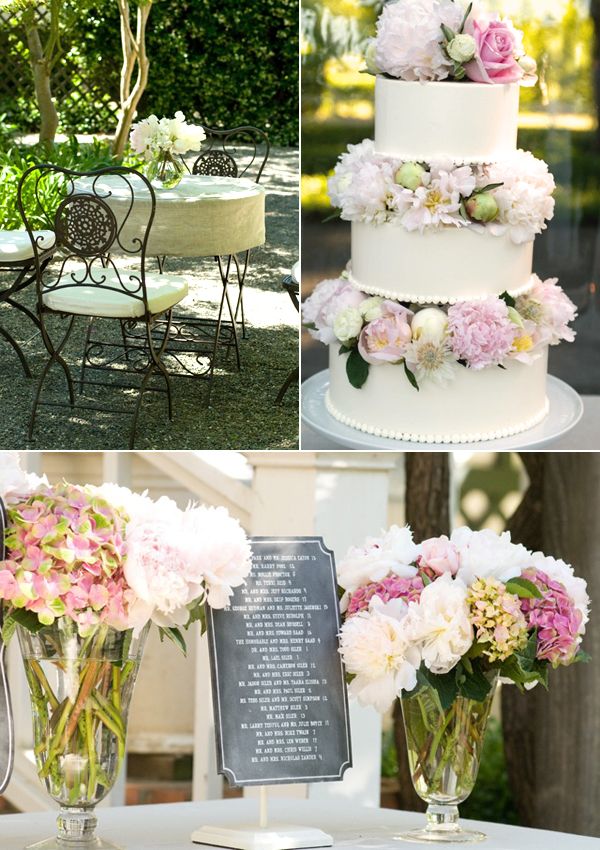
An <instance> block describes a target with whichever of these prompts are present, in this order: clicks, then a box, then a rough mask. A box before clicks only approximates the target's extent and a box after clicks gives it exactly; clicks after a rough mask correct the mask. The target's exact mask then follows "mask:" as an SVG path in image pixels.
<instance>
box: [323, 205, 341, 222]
mask: <svg viewBox="0 0 600 850" xmlns="http://www.w3.org/2000/svg"><path fill="white" fill-rule="evenodd" d="M341 214H342V211H341V209H337V208H336V210H335V211H334V212H332V213H331V215H328V216H327V218H324V219H323V220H322V222H321V224H326V223H327V222H328V221H333V220H334V218H339V217H340V216H341Z"/></svg>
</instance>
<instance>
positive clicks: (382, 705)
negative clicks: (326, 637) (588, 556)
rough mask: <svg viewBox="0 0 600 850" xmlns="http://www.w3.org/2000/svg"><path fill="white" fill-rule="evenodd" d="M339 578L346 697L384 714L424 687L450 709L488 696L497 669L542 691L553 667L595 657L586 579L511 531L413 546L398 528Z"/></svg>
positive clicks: (349, 562) (358, 551)
mask: <svg viewBox="0 0 600 850" xmlns="http://www.w3.org/2000/svg"><path fill="white" fill-rule="evenodd" d="M338 581H339V584H340V586H341V588H342V590H343V596H342V599H341V607H342V612H343V615H344V623H343V625H342V629H341V633H340V652H341V654H342V657H343V659H344V662H345V665H346V670H347V672H348V673H349V674H350V676H351V677H352V681H351V684H350V693H351V694H353V695H354V696H355V697H357V699H358V700H359V702H360V703H362V704H364V705H373V706H375V708H377V709H378V710H379V711H386V710H387V709H388V708H389V707H390V706H391V705H392V703H393V701H394V700H395V699H396V698H397V697H400V696H406V695H408V694H410V693H412V692H414V693H418V692H419V688H420V687H422V686H426V687H427V686H428V687H433V688H435V689H436V690H437V692H438V695H439V697H440V701H441V703H442V704H443V705H444V706H447V705H449V704H451V703H452V702H453V701H454V700H455V699H456V697H458V696H462V697H466V698H467V699H474V700H477V701H480V700H484V699H485V698H486V697H487V695H488V694H489V693H490V691H491V688H492V683H493V680H494V677H495V676H498V675H499V676H500V677H501V678H502V679H504V680H507V681H510V682H514V683H515V684H516V685H518V686H519V687H520V688H527V687H532V686H533V685H535V684H537V683H538V682H541V683H542V684H543V685H544V686H546V684H547V679H548V670H549V668H551V667H553V668H556V667H558V666H564V665H569V664H572V663H574V662H576V661H583V660H587V656H586V654H585V653H584V652H583V651H582V650H581V647H580V645H581V641H582V636H583V634H584V632H585V626H586V623H587V622H588V615H589V605H590V600H589V597H588V595H587V591H586V583H585V581H583V579H580V578H577V577H576V576H575V575H574V574H573V568H572V567H570V566H569V565H568V564H566V563H565V562H564V561H561V560H558V559H555V558H552V557H547V556H545V555H543V554H542V553H541V552H535V553H532V552H530V551H528V550H527V549H526V548H525V547H524V546H522V545H520V544H516V543H513V542H512V541H511V539H510V534H509V533H508V532H504V533H503V534H500V535H498V534H496V533H494V532H493V531H491V530H489V529H486V530H484V531H471V530H470V529H469V528H459V529H456V530H455V531H454V532H453V533H452V535H451V536H450V538H448V537H446V536H441V537H436V538H431V539H430V540H425V541H423V543H421V544H419V545H416V544H415V543H414V541H413V538H412V533H411V531H410V529H409V528H402V529H401V528H398V527H396V526H394V527H392V528H391V529H390V530H389V531H388V532H386V533H385V534H384V535H383V536H382V537H380V538H372V539H369V540H367V541H366V542H365V544H364V545H363V546H361V547H354V548H352V549H350V551H349V552H348V554H347V555H346V557H345V558H344V559H343V560H342V561H341V563H340V564H339V567H338Z"/></svg>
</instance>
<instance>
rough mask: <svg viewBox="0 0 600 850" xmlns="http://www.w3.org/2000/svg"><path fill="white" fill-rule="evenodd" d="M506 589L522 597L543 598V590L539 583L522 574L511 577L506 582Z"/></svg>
mask: <svg viewBox="0 0 600 850" xmlns="http://www.w3.org/2000/svg"><path fill="white" fill-rule="evenodd" d="M506 590H507V591H508V592H509V593H514V594H515V595H516V596H518V597H519V598H520V599H541V598H542V592H541V590H540V589H539V587H538V586H537V585H535V584H534V583H533V582H532V581H529V580H528V579H526V578H522V577H521V576H519V577H517V578H511V579H510V581H507V582H506Z"/></svg>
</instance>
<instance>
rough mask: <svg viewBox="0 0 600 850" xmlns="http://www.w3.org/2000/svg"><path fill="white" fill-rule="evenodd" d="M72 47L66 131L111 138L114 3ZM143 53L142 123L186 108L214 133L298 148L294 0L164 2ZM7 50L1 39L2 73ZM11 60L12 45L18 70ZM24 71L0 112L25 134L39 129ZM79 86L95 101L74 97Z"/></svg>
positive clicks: (90, 16)
mask: <svg viewBox="0 0 600 850" xmlns="http://www.w3.org/2000/svg"><path fill="white" fill-rule="evenodd" d="M68 2H69V4H70V5H71V6H72V7H73V8H76V7H77V5H78V4H77V0H68ZM67 41H69V42H70V45H67V56H66V57H65V58H64V60H63V64H65V65H67V66H68V69H69V73H68V74H67V75H65V74H59V75H57V77H56V83H55V92H56V94H57V96H58V100H59V103H60V111H61V122H62V123H61V129H62V130H64V131H67V132H75V131H77V132H86V131H87V132H97V133H112V132H113V131H114V129H115V124H116V121H115V119H114V118H113V117H111V115H110V109H107V108H106V107H105V106H104V107H103V105H102V103H101V102H100V101H101V100H102V99H103V100H104V101H105V102H110V101H112V102H113V106H114V103H115V102H116V101H117V100H118V91H119V71H120V66H121V53H120V39H119V14H118V10H117V4H116V3H114V0H97V2H96V3H95V4H94V8H93V10H90V11H86V12H85V14H79V15H78V16H77V18H76V22H75V24H74V26H73V27H72V29H71V31H70V33H69V37H68V39H67ZM147 48H148V55H149V57H150V63H151V64H150V79H149V83H148V88H147V90H146V93H145V94H144V97H143V99H142V101H141V103H140V108H139V115H140V116H141V117H143V116H145V115H148V114H150V113H152V112H154V113H157V114H159V115H172V114H173V113H174V112H175V111H176V110H177V109H181V110H183V112H185V113H186V115H187V116H188V117H193V118H195V119H196V120H198V121H200V122H201V123H203V124H207V125H209V126H221V127H231V126H236V125H239V124H252V125H255V126H257V127H260V128H262V129H265V130H266V131H267V132H268V133H269V136H270V138H271V140H272V142H274V143H275V144H281V145H295V144H297V140H298V0H244V3H240V2H239V0H160V2H155V4H154V6H153V8H152V13H151V16H150V21H149V27H148V34H147ZM8 49H9V46H8V42H7V40H6V37H5V36H4V35H3V34H1V33H0V53H1V52H3V53H4V54H5V55H4V56H2V59H3V61H4V64H5V65H6V63H7V62H8V61H9V58H8V56H7V55H6V54H7V51H8ZM14 52H15V48H14V40H13V47H12V53H11V60H10V61H13V62H14V60H15V56H14ZM16 58H17V61H19V62H20V64H21V65H22V60H18V57H16ZM21 70H22V71H26V73H23V74H22V76H21V80H22V81H21V82H19V86H18V89H17V91H16V92H14V93H11V94H10V95H8V96H7V95H4V96H2V97H1V98H0V113H2V112H7V113H10V120H11V121H12V122H13V123H15V124H18V125H19V127H20V129H22V130H28V131H34V130H35V129H36V122H37V117H36V114H35V109H34V108H33V90H32V86H31V84H30V78H29V72H28V69H26V68H25V67H23V68H22V69H21ZM0 77H1V71H0ZM81 81H85V85H86V87H87V88H90V89H91V90H92V94H91V95H89V96H84V97H80V96H79V95H78V92H77V89H78V83H80V82H81ZM0 91H2V86H1V85H0Z"/></svg>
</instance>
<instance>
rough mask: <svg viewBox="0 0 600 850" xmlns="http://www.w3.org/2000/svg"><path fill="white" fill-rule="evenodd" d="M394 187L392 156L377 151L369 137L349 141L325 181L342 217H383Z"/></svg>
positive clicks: (371, 220)
mask: <svg viewBox="0 0 600 850" xmlns="http://www.w3.org/2000/svg"><path fill="white" fill-rule="evenodd" d="M395 188H396V187H395V183H394V167H393V164H392V160H391V159H390V158H389V157H385V156H381V155H377V154H376V151H375V143H374V142H373V141H372V140H371V139H365V140H364V141H362V142H361V143H360V144H358V145H349V146H348V151H347V152H346V153H344V154H342V156H341V157H340V159H339V161H338V163H337V164H336V166H335V169H334V172H333V174H332V175H331V177H329V179H328V181H327V190H328V192H329V198H330V200H331V203H332V204H333V206H334V207H338V208H339V209H340V210H341V213H340V215H341V218H342V219H344V221H365V222H369V223H374V224H381V223H383V222H385V221H387V220H388V218H389V211H388V205H389V204H390V203H391V201H392V199H393V192H394V189H395Z"/></svg>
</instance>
